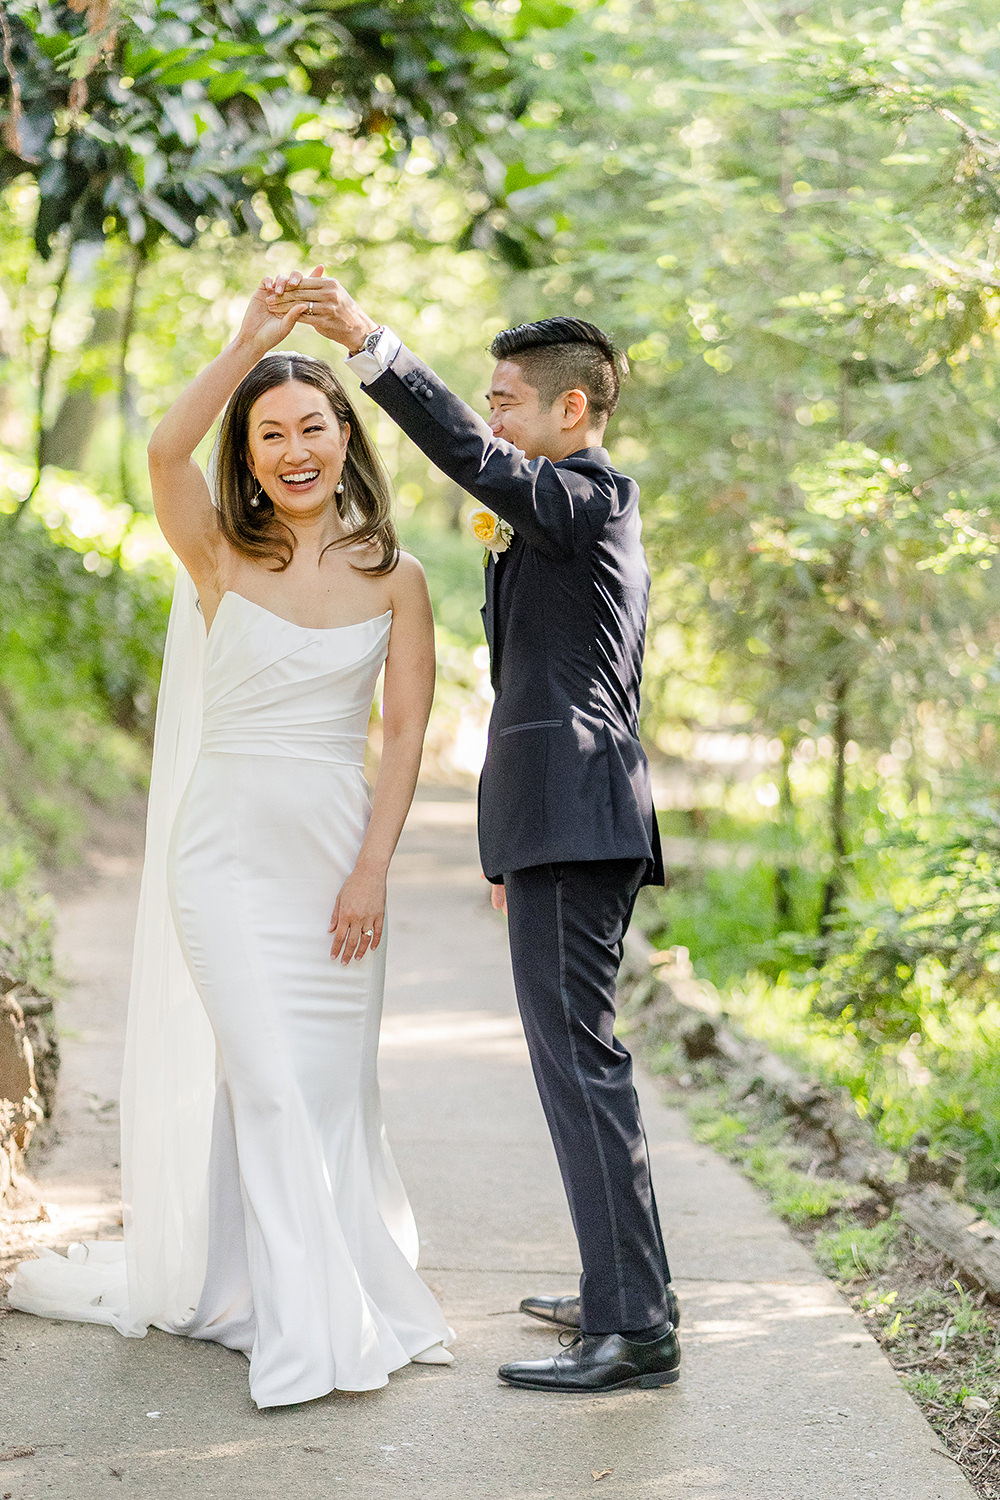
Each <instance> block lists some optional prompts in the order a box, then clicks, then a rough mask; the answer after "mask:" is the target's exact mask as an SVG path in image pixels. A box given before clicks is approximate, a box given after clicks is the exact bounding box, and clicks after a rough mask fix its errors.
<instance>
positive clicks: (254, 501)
mask: <svg viewBox="0 0 1000 1500" xmlns="http://www.w3.org/2000/svg"><path fill="white" fill-rule="evenodd" d="M263 493H264V492H263V490H262V489H260V487H259V486H258V488H257V493H256V495H251V496H250V504H251V505H252V506H253V508H254V510H256V509H257V507H258V505H259V504H260V497H261V495H262V494H263Z"/></svg>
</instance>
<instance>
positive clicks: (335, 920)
mask: <svg viewBox="0 0 1000 1500" xmlns="http://www.w3.org/2000/svg"><path fill="white" fill-rule="evenodd" d="M384 922H385V876H384V875H379V874H376V873H375V872H373V871H368V870H359V869H358V868H357V867H355V868H354V869H353V870H352V871H351V873H350V875H348V877H347V879H346V880H345V881H344V884H343V886H342V887H341V891H340V895H339V896H338V897H337V901H336V904H335V906H334V908H333V916H332V917H331V918H330V926H329V928H328V929H327V930H328V931H329V932H332V933H333V943H332V945H331V948H330V957H331V958H339V959H340V961H341V963H343V964H349V963H350V961H351V959H352V958H364V956H365V954H366V953H367V952H368V949H369V948H377V947H378V945H379V943H380V942H381V941H382V927H383V924H384Z"/></svg>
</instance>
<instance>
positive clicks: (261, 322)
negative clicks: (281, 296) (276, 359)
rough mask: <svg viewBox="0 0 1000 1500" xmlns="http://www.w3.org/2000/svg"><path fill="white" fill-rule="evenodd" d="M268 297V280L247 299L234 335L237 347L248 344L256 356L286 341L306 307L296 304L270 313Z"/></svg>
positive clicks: (303, 304)
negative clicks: (247, 301)
mask: <svg viewBox="0 0 1000 1500" xmlns="http://www.w3.org/2000/svg"><path fill="white" fill-rule="evenodd" d="M269 295H270V293H269V289H268V279H265V280H264V281H262V282H261V284H260V286H259V287H258V288H257V289H256V291H255V292H254V294H253V296H252V297H251V298H250V302H249V304H248V306H247V310H246V312H245V313H244V314H243V322H242V323H241V324H240V331H239V333H238V334H237V335H236V342H237V343H238V344H245V345H249V347H250V348H252V349H254V350H255V351H256V352H257V354H258V356H263V355H265V354H267V352H268V350H270V349H273V348H274V347H275V345H277V344H280V343H281V341H282V339H284V338H287V336H288V334H290V333H291V331H292V329H293V328H294V327H295V325H296V323H297V322H298V320H299V318H300V317H301V315H302V314H303V313H304V312H305V310H306V307H307V305H308V303H307V302H296V303H292V304H286V305H285V306H284V307H282V308H281V309H280V311H279V310H277V309H276V310H273V311H272V309H271V308H270V307H268V297H269Z"/></svg>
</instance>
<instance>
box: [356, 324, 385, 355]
mask: <svg viewBox="0 0 1000 1500" xmlns="http://www.w3.org/2000/svg"><path fill="white" fill-rule="evenodd" d="M383 333H385V325H384V323H380V324H379V326H378V327H377V328H373V329H372V331H371V333H369V334H366V335H365V341H364V343H363V344H362V345H361V348H360V349H355V350H354V353H355V354H372V355H373V354H374V353H375V350H376V349H377V348H378V341H379V339H380V338H381V337H382V335H383Z"/></svg>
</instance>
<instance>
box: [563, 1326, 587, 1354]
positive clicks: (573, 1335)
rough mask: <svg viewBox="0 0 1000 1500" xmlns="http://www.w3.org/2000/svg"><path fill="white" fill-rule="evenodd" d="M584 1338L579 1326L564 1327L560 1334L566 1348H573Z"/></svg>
mask: <svg viewBox="0 0 1000 1500" xmlns="http://www.w3.org/2000/svg"><path fill="white" fill-rule="evenodd" d="M582 1338H583V1334H582V1333H581V1332H580V1330H579V1329H578V1328H564V1329H563V1331H562V1333H560V1335H559V1342H560V1344H561V1345H562V1347H563V1348H564V1349H572V1348H573V1347H574V1346H575V1345H576V1344H578V1343H579V1342H580V1340H581V1339H582Z"/></svg>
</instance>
